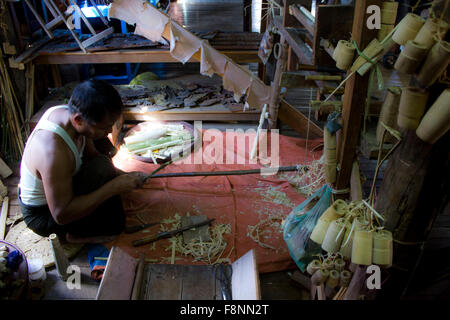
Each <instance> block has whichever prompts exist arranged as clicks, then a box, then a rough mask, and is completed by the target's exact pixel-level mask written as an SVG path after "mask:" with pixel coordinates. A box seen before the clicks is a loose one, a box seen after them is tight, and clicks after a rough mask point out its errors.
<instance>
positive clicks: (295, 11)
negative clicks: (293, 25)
mask: <svg viewBox="0 0 450 320" xmlns="http://www.w3.org/2000/svg"><path fill="white" fill-rule="evenodd" d="M289 13H290V14H291V15H293V16H294V17H295V18H297V20H298V21H299V22H300V23H301V24H302V25H303V26H304V27H305V29H306V30H308V32H309V34H310V35H314V27H315V21H314V20H313V21H311V20H310V19H309V18H308V17H307V16H306V15H305V14H304V13H303V12H302V11H300V8H299V7H298V6H297V5H290V6H289Z"/></svg>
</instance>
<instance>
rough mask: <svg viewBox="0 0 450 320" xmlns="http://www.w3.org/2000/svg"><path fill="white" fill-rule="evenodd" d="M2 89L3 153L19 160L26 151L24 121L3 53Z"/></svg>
mask: <svg viewBox="0 0 450 320" xmlns="http://www.w3.org/2000/svg"><path fill="white" fill-rule="evenodd" d="M0 87H1V95H2V97H1V100H0V111H1V114H2V115H3V117H2V136H3V141H2V146H3V148H5V149H4V150H2V151H3V153H5V154H8V155H10V156H11V157H12V158H14V159H19V158H20V157H21V156H22V153H23V149H24V137H23V131H22V129H23V123H24V119H23V114H22V110H21V108H20V104H19V101H18V99H17V96H16V94H15V92H14V88H13V84H12V82H11V78H10V76H9V73H8V69H7V66H6V64H5V60H4V57H3V53H2V52H0ZM8 137H9V141H8ZM6 148H7V149H6Z"/></svg>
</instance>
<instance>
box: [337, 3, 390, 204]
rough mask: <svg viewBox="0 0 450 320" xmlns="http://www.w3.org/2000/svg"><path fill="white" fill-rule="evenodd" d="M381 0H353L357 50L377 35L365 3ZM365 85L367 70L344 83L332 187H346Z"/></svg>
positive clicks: (368, 4)
mask: <svg viewBox="0 0 450 320" xmlns="http://www.w3.org/2000/svg"><path fill="white" fill-rule="evenodd" d="M381 2H382V1H381V0H359V1H356V2H355V14H354V19H353V31H352V36H353V39H354V40H355V41H356V43H357V44H358V46H359V48H360V49H361V51H362V50H363V49H364V48H365V47H366V46H367V45H368V44H369V43H370V42H371V41H372V39H374V38H376V37H377V32H378V30H376V29H374V30H369V29H368V28H367V19H368V17H369V15H368V14H367V13H366V12H367V7H368V6H370V5H378V6H380V7H381ZM368 85H369V73H367V74H366V75H365V76H363V77H361V76H360V75H359V74H355V75H353V76H352V77H351V78H350V79H349V80H348V81H347V82H346V85H345V93H344V105H343V110H342V122H343V123H342V125H343V129H342V131H341V133H340V134H339V137H338V147H339V148H338V155H337V159H338V163H339V171H338V176H337V181H336V185H335V188H336V189H337V190H343V189H346V188H348V187H349V182H350V176H351V172H352V166H353V161H354V159H355V156H356V150H357V146H358V141H359V135H360V131H361V124H362V118H363V113H364V106H365V104H366V103H365V102H366V97H367V89H368ZM337 197H338V198H340V197H342V198H346V195H345V194H344V195H337Z"/></svg>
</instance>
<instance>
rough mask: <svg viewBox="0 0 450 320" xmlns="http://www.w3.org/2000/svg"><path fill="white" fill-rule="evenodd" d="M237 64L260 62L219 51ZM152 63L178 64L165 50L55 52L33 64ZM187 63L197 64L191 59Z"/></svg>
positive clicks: (253, 54)
mask: <svg viewBox="0 0 450 320" xmlns="http://www.w3.org/2000/svg"><path fill="white" fill-rule="evenodd" d="M219 51H220V53H222V54H224V55H226V56H228V57H229V58H230V59H232V60H233V61H235V62H237V63H251V62H260V61H261V60H260V59H259V57H258V52H257V51H256V50H223V51H221V50H219ZM128 62H129V63H152V62H179V61H178V60H176V59H175V58H173V57H172V56H171V55H170V52H169V50H167V49H148V50H117V51H101V52H89V53H87V54H85V53H83V52H81V51H74V52H55V53H41V54H39V55H37V57H36V58H34V60H33V63H35V64H85V63H128ZM188 62H198V60H197V59H195V58H194V57H192V58H191V59H190V60H189V61H188Z"/></svg>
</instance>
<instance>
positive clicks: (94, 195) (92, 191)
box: [18, 80, 143, 243]
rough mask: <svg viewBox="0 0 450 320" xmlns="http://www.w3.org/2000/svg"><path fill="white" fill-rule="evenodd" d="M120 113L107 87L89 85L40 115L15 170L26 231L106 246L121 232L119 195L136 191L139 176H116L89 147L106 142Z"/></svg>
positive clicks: (116, 98) (118, 103) (108, 161)
mask: <svg viewBox="0 0 450 320" xmlns="http://www.w3.org/2000/svg"><path fill="white" fill-rule="evenodd" d="M121 111H122V100H121V98H120V96H119V94H118V92H117V91H116V90H115V89H114V88H113V87H112V86H110V85H109V84H107V83H106V82H103V81H95V80H88V81H85V82H83V83H81V84H79V85H78V86H77V87H76V88H75V89H74V91H73V94H72V96H71V98H70V100H69V103H68V105H62V106H56V107H53V108H50V109H48V110H47V111H46V112H45V113H44V115H43V116H42V118H41V119H40V121H39V122H38V124H37V126H36V128H35V129H34V130H33V132H32V133H31V135H30V137H29V138H28V141H27V144H26V147H25V150H24V153H23V157H22V162H21V167H20V183H19V187H18V195H19V203H20V206H21V209H22V214H23V218H24V220H25V223H26V224H27V226H28V227H29V228H30V229H31V230H33V231H34V232H36V233H37V234H39V235H41V236H44V237H46V236H49V235H50V234H52V233H56V234H57V235H59V236H60V238H61V237H62V239H64V238H65V239H66V240H67V241H68V242H80V243H87V242H91V243H93V242H106V241H109V240H112V239H113V238H114V236H116V235H118V234H120V233H121V232H122V231H123V229H124V228H125V213H124V210H123V206H122V201H121V198H120V194H121V193H124V192H128V191H131V190H133V189H136V188H139V187H141V186H142V184H143V180H142V177H143V174H142V173H138V172H133V173H124V172H121V171H119V170H118V169H116V168H115V167H114V165H113V164H112V161H111V159H110V158H108V157H107V156H105V155H102V154H100V153H99V152H98V151H97V150H96V149H95V146H94V143H93V141H94V140H97V139H102V138H106V136H107V135H108V134H109V133H110V132H111V131H112V126H113V125H114V123H115V122H116V121H117V120H118V119H119V117H120V114H121ZM82 157H83V161H82Z"/></svg>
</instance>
